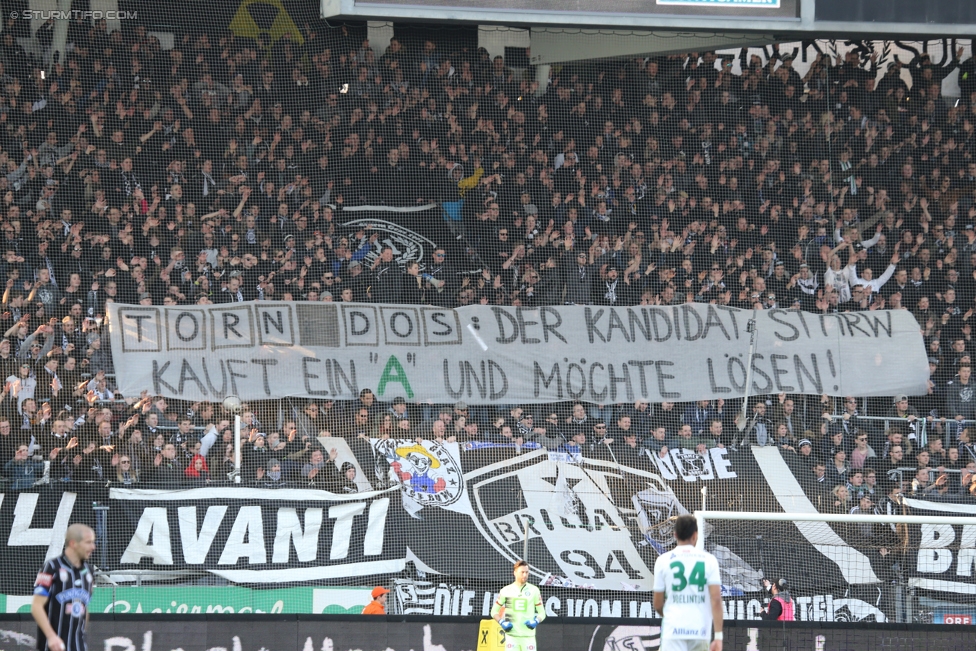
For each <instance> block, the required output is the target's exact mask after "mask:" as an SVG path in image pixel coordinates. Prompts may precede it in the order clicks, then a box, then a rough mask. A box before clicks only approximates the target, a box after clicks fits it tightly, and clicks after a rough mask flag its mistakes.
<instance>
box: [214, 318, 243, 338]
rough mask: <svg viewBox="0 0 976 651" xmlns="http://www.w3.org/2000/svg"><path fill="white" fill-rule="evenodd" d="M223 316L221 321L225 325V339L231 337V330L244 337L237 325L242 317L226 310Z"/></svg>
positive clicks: (238, 336)
mask: <svg viewBox="0 0 976 651" xmlns="http://www.w3.org/2000/svg"><path fill="white" fill-rule="evenodd" d="M220 316H221V322H222V323H223V325H224V339H230V335H229V334H228V333H229V332H233V333H234V335H235V336H236V337H237V338H238V339H243V338H244V335H242V334H241V333H240V331H238V329H237V326H238V325H239V324H240V322H241V317H239V316H237V315H236V314H234V313H233V312H224V313H223V314H221V315H220Z"/></svg>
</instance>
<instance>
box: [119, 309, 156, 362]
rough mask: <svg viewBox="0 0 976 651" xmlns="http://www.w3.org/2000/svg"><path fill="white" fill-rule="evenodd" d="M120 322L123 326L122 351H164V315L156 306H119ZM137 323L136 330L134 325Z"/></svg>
mask: <svg viewBox="0 0 976 651" xmlns="http://www.w3.org/2000/svg"><path fill="white" fill-rule="evenodd" d="M118 322H119V324H120V325H121V326H122V328H121V335H122V352H126V353H158V352H161V351H162V348H163V341H162V332H161V329H162V325H163V320H162V315H161V313H160V310H158V309H156V308H149V307H147V308H132V307H123V308H119V312H118ZM133 323H134V324H135V332H133V328H132V325H133Z"/></svg>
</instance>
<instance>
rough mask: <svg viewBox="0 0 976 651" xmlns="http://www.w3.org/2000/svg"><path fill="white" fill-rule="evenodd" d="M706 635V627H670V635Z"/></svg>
mask: <svg viewBox="0 0 976 651" xmlns="http://www.w3.org/2000/svg"><path fill="white" fill-rule="evenodd" d="M705 635H708V629H707V628H701V629H698V628H679V627H677V626H674V627H672V628H671V637H702V636H705Z"/></svg>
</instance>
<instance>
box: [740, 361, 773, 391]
mask: <svg viewBox="0 0 976 651" xmlns="http://www.w3.org/2000/svg"><path fill="white" fill-rule="evenodd" d="M759 359H766V358H765V357H764V356H763V354H762V353H755V354H754V355H753V356H752V372H753V373H754V374H755V375H758V376H759V377H761V378H762V379H764V380H766V386H764V387H760V386H759V385H758V384H757V383H756V380H755V379H753V380H752V390H753V391H755V392H756V393H771V392H772V390H773V380H772V378H770V377H769V375H767V374H766V371H764V370H762V369H761V368H759V367H758V366H757V365H756V360H759ZM742 384H743V385H744V384H745V382H744V381H743V383H742Z"/></svg>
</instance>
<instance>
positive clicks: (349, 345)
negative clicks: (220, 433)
mask: <svg viewBox="0 0 976 651" xmlns="http://www.w3.org/2000/svg"><path fill="white" fill-rule="evenodd" d="M109 315H110V332H111V337H112V355H113V358H114V360H115V369H116V372H117V374H118V383H119V387H120V389H121V390H122V392H123V393H124V394H126V395H138V394H139V392H141V391H143V390H148V391H150V392H151V393H153V394H157V395H164V396H167V397H171V398H182V399H186V400H194V401H195V400H219V399H222V398H223V397H225V396H228V395H237V396H239V397H241V398H242V399H245V400H260V399H267V398H282V397H286V396H304V397H314V398H333V399H352V398H355V397H357V396H358V394H359V391H360V390H361V389H364V388H369V389H371V390H372V391H373V392H375V393H376V395H377V396H379V397H380V398H381V399H384V400H390V399H392V398H394V397H403V398H406V399H407V400H409V401H414V402H418V401H424V402H428V401H430V402H436V403H450V402H454V401H457V400H464V401H466V402H468V403H471V404H509V403H515V402H521V403H544V402H554V401H562V400H583V401H589V402H595V403H615V402H624V401H626V402H633V401H634V400H637V399H643V400H649V401H663V400H671V401H686V400H696V399H705V398H731V397H736V396H740V395H742V394H743V393H744V391H745V384H746V375H747V370H748V369H747V367H748V365H749V362H748V357H749V340H750V334H749V332H748V328H747V326H748V324H749V322H750V320H754V321H755V324H756V331H757V333H756V334H757V336H756V349H755V353H754V354H753V357H752V370H753V374H752V383H753V386H752V388H751V391H750V393H752V394H763V393H779V392H786V393H801V394H812V395H821V394H828V395H835V396H840V395H850V394H853V395H859V396H885V395H893V394H896V393H907V394H911V395H918V394H924V393H925V392H926V390H927V381H928V365H927V362H926V356H925V348H924V344H923V341H922V336H921V334H920V332H919V327H918V324H917V323H916V322H915V319H914V318H913V317H912V315H911V314H910V313H908V312H907V311H897V310H896V311H876V312H873V311H872V312H856V313H855V312H848V313H843V314H829V315H820V314H810V313H804V312H798V311H795V310H766V311H758V312H751V311H745V310H737V309H733V308H727V307H721V306H716V305H706V304H685V305H680V306H674V307H645V306H634V307H596V306H585V307H584V306H554V307H540V308H518V307H498V306H482V305H479V306H472V307H464V308H459V309H456V310H449V309H442V308H435V307H428V306H419V305H418V306H409V305H369V304H359V303H341V304H337V303H301V302H299V303H290V302H271V301H262V302H253V303H234V304H230V305H215V306H207V307H202V306H201V307H197V306H188V307H156V306H152V307H141V306H132V305H118V304H110V305H109Z"/></svg>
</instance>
